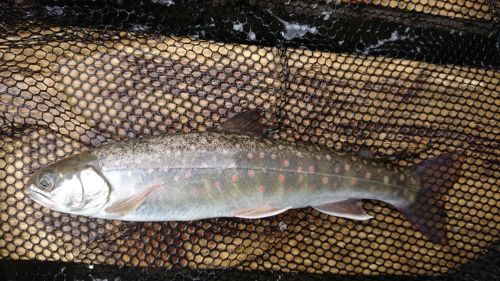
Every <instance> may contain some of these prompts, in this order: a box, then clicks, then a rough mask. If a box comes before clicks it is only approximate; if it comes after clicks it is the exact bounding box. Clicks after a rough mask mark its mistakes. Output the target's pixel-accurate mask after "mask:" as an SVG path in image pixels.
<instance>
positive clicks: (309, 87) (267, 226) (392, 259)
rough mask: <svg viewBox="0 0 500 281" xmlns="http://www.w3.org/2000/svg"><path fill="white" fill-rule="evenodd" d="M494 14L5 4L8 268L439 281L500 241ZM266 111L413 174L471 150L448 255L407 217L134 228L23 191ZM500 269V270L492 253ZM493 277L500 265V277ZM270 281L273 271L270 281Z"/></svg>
mask: <svg viewBox="0 0 500 281" xmlns="http://www.w3.org/2000/svg"><path fill="white" fill-rule="evenodd" d="M497 6H498V3H496V2H482V1H475V2H470V1H446V2H445V1H425V0H422V1H398V2H396V1H378V2H377V1H374V2H367V3H366V4H363V3H350V4H349V3H347V2H345V3H344V2H342V3H336V2H332V1H282V2H280V1H266V2H264V1H235V2H232V1H204V2H189V1H142V2H139V1H133V2H132V1H130V2H129V1H95V2H88V3H86V4H84V3H78V2H72V1H10V2H9V1H7V2H2V3H1V4H0V16H1V17H0V18H1V20H0V31H1V32H0V126H1V133H0V256H1V257H2V259H10V260H26V259H28V260H37V261H46V260H52V261H60V262H83V263H88V264H104V265H115V266H116V265H117V266H149V267H161V268H172V267H174V268H182V269H189V270H197V271H198V270H206V269H220V268H231V269H236V270H248V274H249V275H250V276H258V274H264V273H262V272H263V271H269V270H273V271H277V272H289V271H294V272H307V273H318V274H319V273H322V274H326V273H329V274H357V275H380V274H383V275H386V274H390V275H402V274H405V275H407V274H408V275H424V274H425V275H434V274H438V273H444V272H447V271H449V270H450V269H454V268H456V267H458V266H460V265H464V264H468V263H470V262H472V261H473V260H474V259H475V258H476V257H477V256H478V255H479V254H480V253H481V252H483V251H486V250H487V249H491V248H492V245H494V243H495V241H497V240H498V236H499V229H500V227H499V226H498V221H499V220H500V216H499V210H498V207H499V206H498V205H499V204H498V199H499V198H500V193H499V190H498V188H499V180H498V178H500V172H499V168H498V163H499V149H498V147H499V142H498V140H499V137H498V135H499V127H498V119H499V118H498V116H499V114H498V111H499V110H498V107H499V100H500V99H499V98H498V95H499V92H500V85H499V81H500V72H499V66H500V55H499V53H500V49H499V48H500V47H499V42H500V39H499V33H498V21H497V18H496V15H497V13H496V11H498V10H495V9H498V8H496V7H497ZM247 108H260V109H262V110H263V111H264V112H265V113H264V115H263V121H265V122H266V123H267V124H268V125H271V126H273V128H274V137H275V138H281V139H287V140H290V141H307V142H311V143H319V144H322V145H325V146H328V147H332V148H333V149H335V150H338V151H356V150H358V149H359V147H360V146H361V145H363V146H367V147H369V148H370V149H371V150H372V151H375V152H376V156H377V158H378V159H380V160H381V161H387V162H390V163H393V164H398V165H401V166H409V165H412V164H415V163H419V162H421V161H423V160H425V159H431V158H433V157H436V156H438V155H441V154H443V153H446V152H453V151H464V153H465V155H466V159H465V161H464V163H463V165H462V169H463V173H462V174H460V176H459V178H458V181H457V183H456V184H455V185H453V186H452V187H451V188H450V190H449V191H448V192H447V193H446V194H445V196H444V197H443V198H442V199H443V200H442V203H443V204H444V206H445V209H446V210H447V222H446V225H445V228H444V229H445V230H446V233H447V237H448V240H449V241H448V244H447V245H437V244H434V243H432V242H430V241H429V240H427V239H426V238H425V237H424V236H423V235H422V234H421V233H420V232H418V231H416V230H415V229H414V228H413V227H412V226H411V224H410V223H409V222H408V221H407V220H406V219H405V218H404V216H403V215H401V214H400V213H399V212H398V211H396V210H395V209H394V208H392V207H390V206H388V205H385V204H383V203H380V202H366V203H365V208H366V209H367V210H368V212H369V214H371V215H373V216H374V217H375V218H374V219H372V220H369V221H365V222H355V221H352V220H348V219H343V218H337V217H330V216H326V215H324V214H320V213H319V212H317V211H314V210H312V209H300V210H290V211H288V212H286V213H284V214H280V215H278V216H275V217H271V218H266V219H261V220H243V219H210V220H202V221H195V222H165V223H126V222H119V221H104V220H98V219H91V218H85V217H76V216H70V215H66V214H60V213H57V212H52V211H49V210H48V209H45V208H42V207H41V206H39V205H38V204H36V203H34V202H32V201H31V200H30V199H28V197H27V196H26V194H25V192H24V190H23V188H24V186H25V184H26V182H27V180H28V178H29V176H30V175H31V174H32V173H34V172H35V171H37V170H38V169H40V168H42V167H44V166H45V165H47V164H49V163H52V162H54V161H56V160H58V159H62V158H64V157H67V156H69V155H71V154H73V153H77V152H79V151H83V150H86V149H91V148H92V147H97V146H101V145H104V144H107V143H110V142H115V141H120V140H124V139H129V138H136V137H143V136H149V135H157V134H163V133H171V132H179V131H182V132H190V131H204V130H207V129H209V128H212V127H214V126H217V125H218V124H220V123H221V122H222V121H224V120H226V119H227V118H228V117H231V116H233V115H234V114H236V113H237V112H241V111H243V110H245V109H247ZM496 257H497V259H498V255H496ZM497 264H498V263H497ZM259 272H260V273H259Z"/></svg>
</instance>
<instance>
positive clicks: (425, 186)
mask: <svg viewBox="0 0 500 281" xmlns="http://www.w3.org/2000/svg"><path fill="white" fill-rule="evenodd" d="M464 158H465V157H464V155H463V154H462V153H448V154H444V155H441V156H439V157H437V158H433V159H430V160H427V161H424V162H422V163H420V164H418V165H416V166H412V167H411V168H410V171H411V173H412V174H413V175H414V176H415V177H416V178H418V180H419V183H420V185H421V187H420V189H419V192H418V193H417V195H416V197H415V200H414V202H413V203H411V204H410V205H408V206H406V207H403V208H401V210H400V211H401V212H402V213H403V214H404V215H405V216H406V218H407V219H408V220H409V221H410V222H411V223H412V225H413V226H415V227H416V228H417V229H418V230H419V231H420V232H422V233H423V234H424V235H425V236H427V237H428V238H429V240H431V241H432V242H434V243H439V244H446V242H447V238H446V231H445V230H444V225H445V223H446V211H445V208H444V201H443V200H441V197H442V195H444V194H446V193H447V191H448V190H449V189H450V188H451V187H452V186H453V185H454V184H455V182H456V181H457V180H458V177H459V176H460V173H461V166H462V163H463V160H464Z"/></svg>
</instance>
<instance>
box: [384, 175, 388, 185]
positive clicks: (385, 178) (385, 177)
mask: <svg viewBox="0 0 500 281" xmlns="http://www.w3.org/2000/svg"><path fill="white" fill-rule="evenodd" d="M384 183H385V184H388V183H389V177H388V176H384Z"/></svg>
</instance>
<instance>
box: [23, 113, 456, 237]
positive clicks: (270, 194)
mask: <svg viewBox="0 0 500 281" xmlns="http://www.w3.org/2000/svg"><path fill="white" fill-rule="evenodd" d="M260 115H261V112H260V111H259V110H249V111H245V112H243V113H240V114H238V115H236V116H234V117H233V118H231V119H229V120H227V121H226V122H224V123H222V124H221V126H219V127H218V128H216V129H213V130H208V131H204V132H191V133H174V134H163V135H158V136H154V137H143V138H137V139H131V140H126V141H122V142H116V143H112V144H108V145H104V146H101V147H98V148H95V149H90V150H87V151H84V152H81V153H79V154H75V155H72V156H70V157H67V158H65V159H62V160H59V161H56V162H55V163H53V164H50V165H48V166H47V167H45V168H42V169H41V170H39V171H37V172H36V173H35V174H34V175H33V176H31V177H30V179H29V181H28V183H27V188H26V189H27V194H28V195H29V197H30V198H31V199H32V200H33V201H35V202H37V203H39V204H40V205H42V206H44V207H47V208H49V209H52V210H55V211H58V212H63V213H69V214H74V215H82V216H88V217H95V218H101V219H110V220H123V221H192V220H199V219H207V218H217V217H238V218H243V219H259V218H264V217H270V216H274V215H277V214H280V213H283V212H285V211H287V210H289V209H296V208H306V207H312V208H314V209H315V210H317V211H319V212H321V213H325V214H327V215H331V216H337V217H342V218H346V219H352V220H368V219H371V218H372V216H371V215H369V214H367V212H366V211H365V210H364V209H363V201H362V200H378V201H382V202H384V203H387V204H389V205H391V206H393V207H395V208H396V209H397V210H399V211H400V212H401V213H402V214H403V215H404V216H405V217H406V218H407V219H408V220H409V221H410V222H411V223H412V225H413V226H415V227H416V228H417V230H419V231H420V232H421V233H422V234H424V235H425V236H426V237H427V238H428V239H429V240H430V241H432V242H435V243H440V244H443V243H446V231H445V229H444V225H445V221H444V220H445V218H446V212H445V209H444V206H443V204H442V203H441V204H440V202H442V200H440V198H441V196H442V195H443V194H444V193H445V192H446V190H447V189H449V188H450V187H451V186H452V185H453V184H454V183H455V182H456V181H457V176H456V175H457V174H458V171H460V167H461V163H462V161H463V157H461V155H460V153H456V152H453V153H448V154H443V155H441V156H439V157H436V158H433V159H430V160H427V161H424V162H422V163H420V164H417V165H414V166H411V167H409V168H404V167H399V166H397V165H389V164H387V163H382V162H380V161H376V160H375V159H374V156H373V153H372V152H371V151H370V150H369V149H361V150H360V151H359V152H356V153H346V152H338V151H335V150H333V149H330V148H327V147H323V146H320V145H315V144H311V143H306V142H289V141H284V140H277V139H273V138H271V137H269V136H268V134H267V132H268V128H267V127H266V126H264V125H262V124H260V123H259V118H260Z"/></svg>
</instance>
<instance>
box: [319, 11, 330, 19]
mask: <svg viewBox="0 0 500 281" xmlns="http://www.w3.org/2000/svg"><path fill="white" fill-rule="evenodd" d="M331 14H332V12H331V11H329V12H327V11H323V12H321V14H320V15H322V16H324V17H323V20H328V19H330V15H331Z"/></svg>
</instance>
